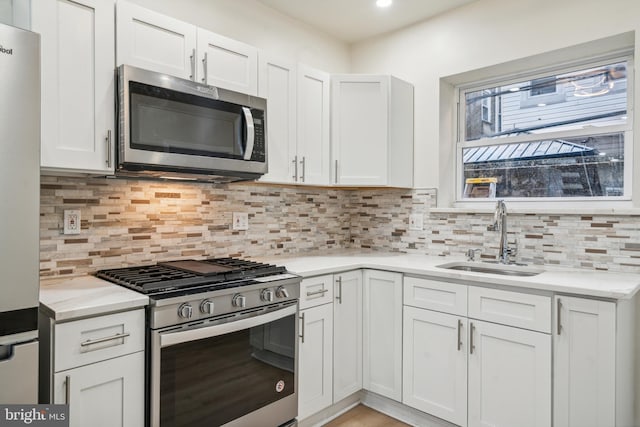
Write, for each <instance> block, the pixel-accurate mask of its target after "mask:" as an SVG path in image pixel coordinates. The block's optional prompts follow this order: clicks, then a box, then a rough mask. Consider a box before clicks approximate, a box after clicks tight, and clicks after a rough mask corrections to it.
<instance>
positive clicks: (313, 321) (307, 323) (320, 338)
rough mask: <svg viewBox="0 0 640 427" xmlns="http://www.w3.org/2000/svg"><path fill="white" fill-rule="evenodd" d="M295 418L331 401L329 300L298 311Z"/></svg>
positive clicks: (320, 408)
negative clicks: (327, 302)
mask: <svg viewBox="0 0 640 427" xmlns="http://www.w3.org/2000/svg"><path fill="white" fill-rule="evenodd" d="M299 335H300V338H299V339H300V343H299V356H300V357H299V363H298V369H299V376H298V378H299V381H298V392H299V396H298V418H299V419H304V418H306V417H308V416H309V415H311V414H314V413H315V412H318V411H320V410H322V409H324V408H326V407H327V406H329V405H331V403H333V386H332V384H333V304H323V305H319V306H316V307H311V308H308V309H306V310H302V311H300V330H299Z"/></svg>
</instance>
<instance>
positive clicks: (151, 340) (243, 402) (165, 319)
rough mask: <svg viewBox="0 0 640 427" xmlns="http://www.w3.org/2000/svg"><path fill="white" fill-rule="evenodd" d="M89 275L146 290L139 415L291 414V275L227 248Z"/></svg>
mask: <svg viewBox="0 0 640 427" xmlns="http://www.w3.org/2000/svg"><path fill="white" fill-rule="evenodd" d="M96 275H97V276H98V277H100V278H103V279H105V280H109V281H111V282H114V283H117V284H119V285H122V286H126V287H128V288H130V289H133V290H136V291H138V292H142V293H144V294H146V295H148V296H149V298H150V301H151V303H150V305H149V308H148V309H147V324H148V339H147V360H148V363H147V383H148V387H147V392H148V398H147V402H148V422H147V424H148V425H150V426H151V427H158V426H162V427H169V426H223V425H224V426H228V427H241V426H242V427H244V426H264V427H271V426H273V427H276V426H283V425H286V426H289V425H294V424H295V417H296V416H297V413H298V403H297V402H298V397H297V388H298V376H297V369H298V360H297V357H298V340H297V336H298V331H297V327H298V326H297V325H298V297H299V292H300V290H299V285H300V280H301V278H300V277H299V276H296V275H294V274H290V273H289V272H287V270H286V269H285V268H284V267H279V266H274V265H270V264H262V263H256V262H252V261H246V260H240V259H235V258H217V259H208V260H202V261H197V260H184V261H172V262H166V263H159V264H156V265H151V266H143V267H130V268H119V269H112V270H102V271H99V272H98V273H97V274H96Z"/></svg>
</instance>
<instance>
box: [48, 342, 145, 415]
mask: <svg viewBox="0 0 640 427" xmlns="http://www.w3.org/2000/svg"><path fill="white" fill-rule="evenodd" d="M53 394H54V397H55V399H54V402H53V403H55V404H65V403H66V404H68V405H69V414H70V424H69V425H70V426H71V427H84V426H94V427H139V426H141V425H142V423H143V422H144V398H143V397H144V352H142V351H141V352H137V353H133V354H130V355H127V356H122V357H116V358H115V359H110V360H106V361H104V362H99V363H94V364H91V365H87V366H82V367H79V368H74V369H70V370H68V371H63V372H58V373H56V374H55V375H54V393H53Z"/></svg>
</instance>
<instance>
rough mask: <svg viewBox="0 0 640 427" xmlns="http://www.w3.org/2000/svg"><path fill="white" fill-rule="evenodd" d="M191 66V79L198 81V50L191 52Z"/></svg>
mask: <svg viewBox="0 0 640 427" xmlns="http://www.w3.org/2000/svg"><path fill="white" fill-rule="evenodd" d="M189 65H190V66H191V75H190V76H189V78H190V79H191V80H192V81H195V80H196V50H195V48H194V49H192V50H191V55H190V56H189Z"/></svg>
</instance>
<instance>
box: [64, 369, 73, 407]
mask: <svg viewBox="0 0 640 427" xmlns="http://www.w3.org/2000/svg"><path fill="white" fill-rule="evenodd" d="M64 400H65V402H66V403H67V405H70V404H71V375H67V376H66V377H65V379H64Z"/></svg>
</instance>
